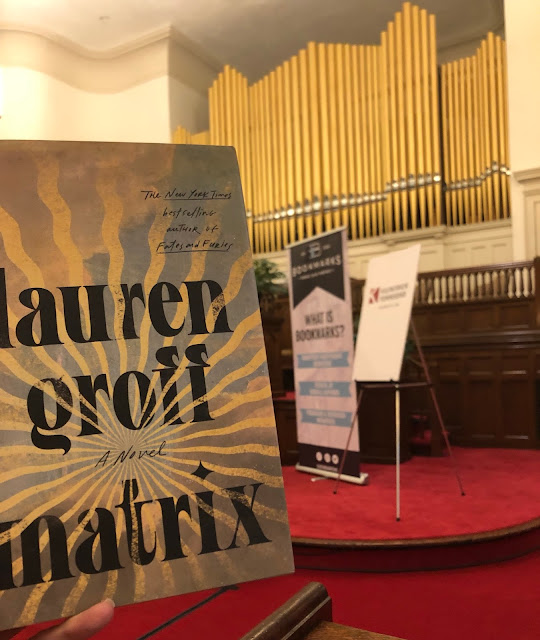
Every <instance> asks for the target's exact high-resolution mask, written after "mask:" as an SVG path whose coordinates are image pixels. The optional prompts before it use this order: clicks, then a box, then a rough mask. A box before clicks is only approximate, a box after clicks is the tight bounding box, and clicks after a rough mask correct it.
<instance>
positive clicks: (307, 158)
mask: <svg viewBox="0 0 540 640" xmlns="http://www.w3.org/2000/svg"><path fill="white" fill-rule="evenodd" d="M298 57H299V62H300V88H301V108H302V158H303V166H304V180H303V183H304V192H303V195H304V200H303V202H302V205H304V206H306V205H307V203H308V199H311V194H312V193H313V181H312V179H311V137H310V134H311V123H310V119H309V116H310V112H309V74H308V66H307V51H306V50H305V49H303V50H302V51H300V53H299V54H298ZM312 235H313V218H312V215H308V214H304V225H302V228H301V236H300V238H299V240H303V239H304V237H308V238H309V237H310V236H312Z"/></svg>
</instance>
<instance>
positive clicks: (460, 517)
mask: <svg viewBox="0 0 540 640" xmlns="http://www.w3.org/2000/svg"><path fill="white" fill-rule="evenodd" d="M453 452H454V458H455V460H456V462H457V464H458V467H459V470H460V474H461V479H462V482H463V486H464V489H465V492H466V494H467V495H466V496H464V497H463V496H461V494H460V493H459V490H458V485H457V482H456V477H455V474H454V471H453V468H452V465H451V462H450V459H449V458H448V457H444V458H429V457H421V456H415V457H414V458H412V459H411V460H409V461H408V462H406V463H404V464H402V465H401V521H400V522H396V518H395V513H396V512H395V467H394V466H392V465H374V464H365V465H363V466H362V471H365V472H367V473H369V475H370V485H369V486H366V487H361V486H357V485H352V484H348V483H345V482H343V483H340V486H339V492H338V494H337V495H334V493H333V489H334V486H335V482H334V481H332V480H321V481H317V482H312V481H311V476H310V475H309V474H306V473H300V472H298V471H296V470H295V469H294V467H285V468H284V469H283V473H284V479H285V490H286V495H287V504H288V508H289V519H290V526H291V534H292V536H293V537H294V538H319V539H332V540H344V539H345V540H389V539H391V540H396V539H414V538H432V537H441V536H454V535H463V534H470V533H477V532H483V531H493V530H495V529H500V528H503V527H509V526H513V525H517V524H521V523H524V522H527V521H529V520H532V519H534V518H537V517H539V516H540V451H519V450H508V449H466V448H458V447H454V448H453Z"/></svg>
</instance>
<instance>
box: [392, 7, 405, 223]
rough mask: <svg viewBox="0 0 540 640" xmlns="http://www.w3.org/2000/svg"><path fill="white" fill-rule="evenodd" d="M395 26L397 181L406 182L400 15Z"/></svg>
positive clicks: (402, 208)
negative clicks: (397, 138) (397, 140)
mask: <svg viewBox="0 0 540 640" xmlns="http://www.w3.org/2000/svg"><path fill="white" fill-rule="evenodd" d="M395 25H396V91H397V114H398V137H399V181H400V183H402V185H403V182H405V184H406V182H407V140H406V119H405V91H404V74H403V59H404V52H403V24H402V16H401V13H397V14H396V17H395ZM400 195H401V202H400V205H401V225H400V230H403V231H405V230H406V229H408V224H407V218H408V197H407V191H406V189H404V188H403V189H401V192H400Z"/></svg>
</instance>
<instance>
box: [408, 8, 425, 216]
mask: <svg viewBox="0 0 540 640" xmlns="http://www.w3.org/2000/svg"><path fill="white" fill-rule="evenodd" d="M412 41H413V50H412V51H413V63H414V81H413V84H414V120H415V122H414V124H415V131H416V172H417V177H418V178H420V180H423V176H424V175H425V172H426V168H425V149H424V128H423V127H424V125H423V123H424V119H425V118H427V116H428V114H427V113H426V114H425V115H424V113H423V106H424V103H423V100H422V86H423V79H422V58H423V56H424V55H425V52H424V50H423V48H422V40H421V37H420V9H419V8H418V7H417V6H416V5H415V6H413V9H412ZM417 184H418V187H417V188H418V212H419V218H420V227H422V228H425V227H426V226H427V221H426V193H425V187H423V186H422V182H420V183H419V182H418V180H417Z"/></svg>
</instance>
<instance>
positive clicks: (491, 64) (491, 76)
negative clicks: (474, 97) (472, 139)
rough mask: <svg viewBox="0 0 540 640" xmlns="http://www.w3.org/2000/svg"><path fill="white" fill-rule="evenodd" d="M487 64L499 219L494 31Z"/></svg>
mask: <svg viewBox="0 0 540 640" xmlns="http://www.w3.org/2000/svg"><path fill="white" fill-rule="evenodd" d="M487 64H488V85H489V116H490V124H491V127H490V128H491V163H490V166H491V167H492V169H493V171H492V173H491V177H492V182H493V195H494V203H495V218H496V219H497V220H499V219H500V217H501V198H500V194H501V174H500V172H499V169H498V167H499V166H500V158H499V140H498V138H499V131H498V130H497V126H498V118H497V111H498V105H497V100H498V95H497V86H496V76H495V67H496V60H495V36H494V34H493V33H492V32H489V33H488V37H487Z"/></svg>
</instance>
